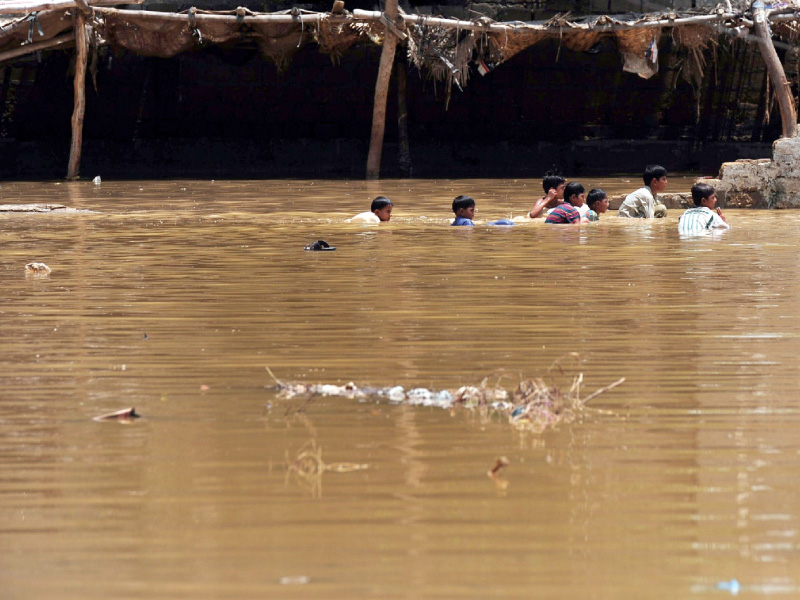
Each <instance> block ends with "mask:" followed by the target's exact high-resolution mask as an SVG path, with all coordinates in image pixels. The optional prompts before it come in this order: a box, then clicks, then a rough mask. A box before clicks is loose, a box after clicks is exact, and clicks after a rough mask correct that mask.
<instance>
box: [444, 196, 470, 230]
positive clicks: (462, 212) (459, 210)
mask: <svg viewBox="0 0 800 600" xmlns="http://www.w3.org/2000/svg"><path fill="white" fill-rule="evenodd" d="M453 212H454V213H455V215H456V219H455V221H453V222H452V223H450V225H455V226H459V225H466V226H471V225H475V223H473V222H472V219H474V218H475V200H473V199H472V198H470V197H469V196H456V198H455V200H453Z"/></svg>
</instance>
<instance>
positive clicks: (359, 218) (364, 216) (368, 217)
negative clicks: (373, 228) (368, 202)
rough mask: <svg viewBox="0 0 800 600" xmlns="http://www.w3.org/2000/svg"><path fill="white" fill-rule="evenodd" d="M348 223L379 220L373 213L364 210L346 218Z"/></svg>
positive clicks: (376, 221)
mask: <svg viewBox="0 0 800 600" xmlns="http://www.w3.org/2000/svg"><path fill="white" fill-rule="evenodd" d="M348 221H349V222H350V223H380V222H381V220H380V219H379V218H378V215H376V214H375V213H372V212H369V211H366V212H362V213H358V214H357V215H356V216H355V217H353V218H351V219H348Z"/></svg>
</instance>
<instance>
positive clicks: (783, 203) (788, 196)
mask: <svg viewBox="0 0 800 600" xmlns="http://www.w3.org/2000/svg"><path fill="white" fill-rule="evenodd" d="M772 184H773V190H774V192H773V196H772V208H800V179H797V178H789V177H776V178H775V180H774V181H773V182H772Z"/></svg>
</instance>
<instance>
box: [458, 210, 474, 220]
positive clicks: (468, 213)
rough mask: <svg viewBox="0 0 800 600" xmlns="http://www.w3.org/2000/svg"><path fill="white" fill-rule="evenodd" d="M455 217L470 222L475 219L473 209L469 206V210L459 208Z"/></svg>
mask: <svg viewBox="0 0 800 600" xmlns="http://www.w3.org/2000/svg"><path fill="white" fill-rule="evenodd" d="M456 216H457V217H464V218H465V219H469V220H470V221H471V220H472V219H474V218H475V207H474V206H470V207H469V208H459V209H458V212H456Z"/></svg>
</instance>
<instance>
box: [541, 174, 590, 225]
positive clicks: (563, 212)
mask: <svg viewBox="0 0 800 600" xmlns="http://www.w3.org/2000/svg"><path fill="white" fill-rule="evenodd" d="M585 202H586V189H585V188H584V187H583V186H582V185H581V184H580V183H576V182H574V181H573V182H571V183H568V184H567V185H566V187H565V188H564V200H563V203H562V204H559V205H558V206H556V207H555V208H554V209H553V210H551V211H550V213H549V214H548V215H547V218H546V219H545V220H544V222H545V223H555V224H559V223H562V224H569V225H580V223H581V221H582V220H583V219H582V218H581V214H580V212H578V208H579V207H581V206H583V205H584V203H585Z"/></svg>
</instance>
